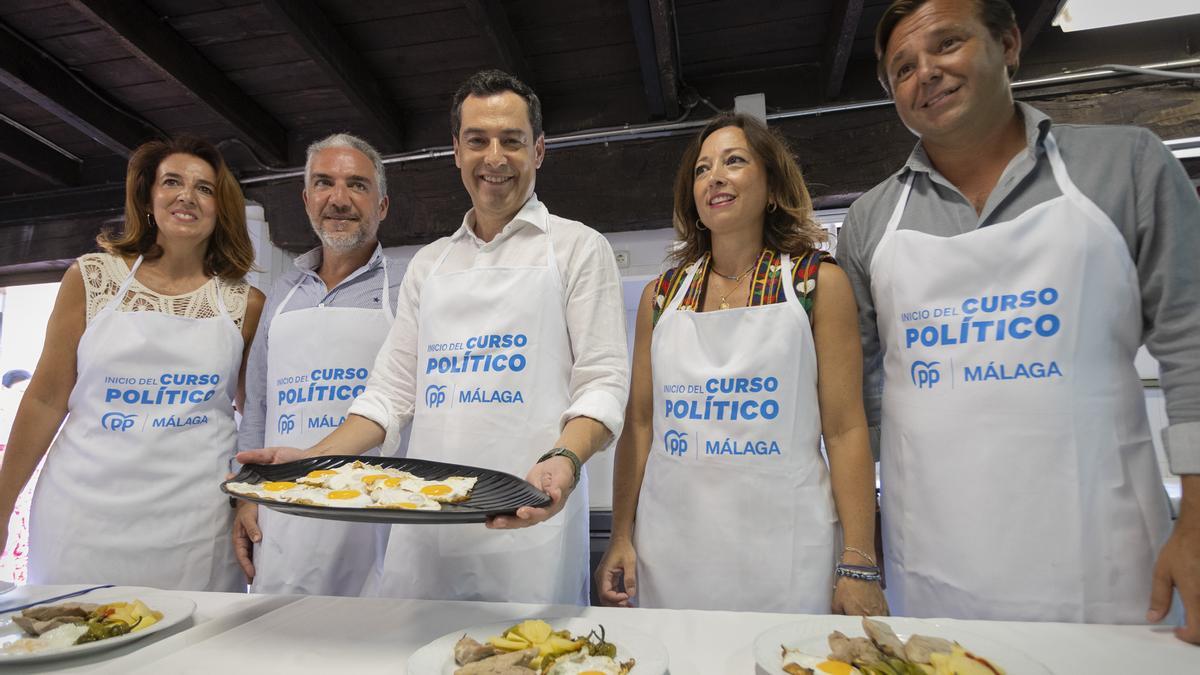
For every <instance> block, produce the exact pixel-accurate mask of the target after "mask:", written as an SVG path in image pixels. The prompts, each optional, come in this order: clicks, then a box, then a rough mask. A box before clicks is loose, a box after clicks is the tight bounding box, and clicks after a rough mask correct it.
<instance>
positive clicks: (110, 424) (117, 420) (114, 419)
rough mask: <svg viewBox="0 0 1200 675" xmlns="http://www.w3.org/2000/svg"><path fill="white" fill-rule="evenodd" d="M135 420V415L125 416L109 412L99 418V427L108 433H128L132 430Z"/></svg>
mask: <svg viewBox="0 0 1200 675" xmlns="http://www.w3.org/2000/svg"><path fill="white" fill-rule="evenodd" d="M136 419H137V415H126V414H125V413H119V412H110V413H105V414H104V416H103V417H101V418H100V426H102V427H104V428H105V429H108V430H109V431H129V430H130V429H132V428H133V423H134V421H135V420H136Z"/></svg>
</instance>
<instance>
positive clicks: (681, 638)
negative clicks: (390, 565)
mask: <svg viewBox="0 0 1200 675" xmlns="http://www.w3.org/2000/svg"><path fill="white" fill-rule="evenodd" d="M68 590H71V589H70V588H65V587H41V588H37V587H25V588H21V589H18V590H16V591H13V592H12V593H9V594H7V595H5V596H2V597H0V607H8V606H13V605H16V604H20V601H21V600H24V599H27V598H28V599H29V600H37V599H39V598H44V597H49V596H52V595H57V594H59V593H62V592H66V591H68ZM130 592H131V594H132V597H146V592H145V591H143V592H142V593H141V594H140V595H139V593H138V590H137V589H130ZM172 593H173V594H177V595H180V596H183V597H187V598H190V599H192V600H194V601H195V602H196V606H197V609H196V614H195V615H194V616H193V618H192V619H191V620H190V621H187V622H184V623H183V624H182V625H180V626H177V627H174V628H171V629H169V630H167V631H163V632H162V633H160V634H157V635H153V636H150V637H148V638H146V639H145V640H141V641H138V642H134V643H132V644H129V645H127V646H124V647H121V648H119V649H116V650H113V651H110V652H102V653H98V654H95V655H94V656H90V657H86V658H78V659H71V660H63V661H54V662H48V663H46V664H45V665H44V666H42V667H39V668H28V667H27V666H26V667H24V668H22V669H21V671H20V672H68V673H76V672H77V673H84V672H86V673H139V674H140V673H145V674H149V673H203V674H205V675H209V674H211V673H219V674H220V675H233V674H236V673H259V674H264V675H265V674H267V673H288V674H289V675H303V674H306V673H312V674H314V675H329V674H330V673H343V672H361V673H372V674H374V673H404V672H405V671H406V664H407V660H408V657H409V656H410V655H411V654H412V653H413V652H414V651H416V650H417V649H418V648H420V647H421V646H422V645H424V644H425V643H427V642H429V641H431V640H434V639H436V638H438V637H440V636H442V635H445V634H447V633H450V632H454V631H458V630H461V629H463V628H466V627H469V626H475V625H480V624H487V623H494V622H500V621H510V620H511V621H514V622H515V621H516V620H518V619H522V618H529V617H555V616H580V617H584V618H587V619H589V620H593V619H594V620H595V621H596V622H597V623H605V622H607V623H611V624H620V625H622V626H625V627H628V628H632V629H636V630H638V631H641V632H643V633H646V634H648V635H651V636H654V637H655V638H657V639H658V640H660V641H661V642H662V643H663V644H664V645H665V646H666V648H667V652H668V653H669V655H670V660H671V673H672V675H738V674H745V675H751V674H753V673H755V665H754V657H753V653H752V645H753V643H754V639H755V638H756V637H757V636H758V635H759V634H761V633H762V632H763V631H766V630H768V629H770V628H772V627H775V626H778V625H780V624H784V623H791V622H796V621H799V620H803V619H812V618H813V617H799V616H796V615H786V614H765V613H748V612H701V611H677V610H651V609H613V608H603V607H568V606H543V605H524V604H513V603H483V602H435V601H425V600H392V599H386V598H330V597H317V596H313V597H296V596H265V595H238V594H231V593H193V592H172ZM80 599H81V600H84V601H86V596H84V597H82V598H80ZM823 620H825V621H828V622H829V627H830V629H831V630H832V629H834V628H840V629H842V630H846V631H847V632H850V631H849V630H847V628H850V629H851V630H853V626H854V625H855V624H856V623H857V621H856V620H855V619H852V618H847V617H824V618H823ZM939 623H941V624H944V625H946V626H948V627H961V629H962V630H963V631H964V633H969V634H973V635H978V636H984V637H986V638H987V639H988V640H990V641H992V642H996V643H1001V644H1004V645H1011V646H1014V647H1017V648H1019V649H1020V650H1021V651H1022V652H1024V653H1025V654H1028V655H1029V656H1031V657H1032V658H1034V659H1036V660H1037V661H1039V662H1041V663H1042V664H1044V665H1045V666H1046V667H1047V668H1049V669H1050V670H1051V671H1052V672H1054V673H1057V674H1061V675H1074V674H1076V673H1087V674H1098V675H1104V674H1107V673H1111V674H1112V675H1129V674H1131V673H1139V674H1140V673H1171V674H1174V673H1200V647H1195V646H1190V645H1186V644H1184V643H1181V642H1179V641H1178V640H1176V639H1175V637H1174V636H1173V635H1172V634H1171V631H1170V629H1169V628H1166V627H1150V626H1097V625H1074V624H1056V623H1015V622H999V621H952V620H939ZM963 641H964V642H966V640H965V639H964V640H963ZM985 656H986V654H985ZM1002 665H1003V664H1002ZM5 672H14V671H12V670H10V669H9V668H3V667H0V675H2V674H3V673H5ZM635 672H636V671H635ZM1011 675H1020V673H1019V672H1015V671H1012V672H1011Z"/></svg>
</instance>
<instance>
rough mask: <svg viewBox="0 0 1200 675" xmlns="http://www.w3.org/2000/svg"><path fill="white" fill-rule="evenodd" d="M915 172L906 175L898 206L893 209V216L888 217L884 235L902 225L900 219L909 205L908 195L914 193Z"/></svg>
mask: <svg viewBox="0 0 1200 675" xmlns="http://www.w3.org/2000/svg"><path fill="white" fill-rule="evenodd" d="M913 173H914V172H912V171H909V172H908V175H907V176H905V177H904V189H902V190H901V191H900V199H899V201H897V202H896V208H895V209H893V210H892V217H891V218H889V219H888V224H887V227H886V228H884V230H883V233H884V235H888V234H891V233H892V232H895V231H896V228H898V227H899V226H900V219H901V218H903V217H904V207H905V206H907V205H908V196H909V195H910V194H912V184H913Z"/></svg>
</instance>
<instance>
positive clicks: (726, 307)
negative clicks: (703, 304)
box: [717, 300, 729, 309]
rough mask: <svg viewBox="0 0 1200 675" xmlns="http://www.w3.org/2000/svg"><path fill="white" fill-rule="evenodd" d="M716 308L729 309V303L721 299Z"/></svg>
mask: <svg viewBox="0 0 1200 675" xmlns="http://www.w3.org/2000/svg"><path fill="white" fill-rule="evenodd" d="M717 309H729V303H728V302H725V301H724V300H722V301H721V304H720V305H719V306H718V307H717Z"/></svg>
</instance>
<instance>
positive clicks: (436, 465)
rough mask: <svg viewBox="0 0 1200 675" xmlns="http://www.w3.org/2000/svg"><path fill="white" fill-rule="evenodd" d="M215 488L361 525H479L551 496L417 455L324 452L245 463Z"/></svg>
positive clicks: (501, 476) (490, 473) (499, 475)
mask: <svg viewBox="0 0 1200 675" xmlns="http://www.w3.org/2000/svg"><path fill="white" fill-rule="evenodd" d="M221 489H222V490H224V491H225V492H227V493H228V494H230V495H233V496H234V497H237V498H239V499H246V500H249V501H252V502H257V503H259V504H262V505H263V506H267V507H269V508H272V509H275V510H277V511H282V512H284V513H290V514H293V515H297V516H308V517H310V518H325V519H328V520H351V521H357V522H365V523H413V524H420V523H429V524H442V523H482V522H483V521H485V520H487V518H488V516H494V515H502V514H512V513H516V511H517V509H518V508H520V507H522V506H533V507H542V506H547V505H549V504H550V497H549V496H547V495H546V494H545V493H544V492H542V491H540V490H538V489H537V488H535V487H533V486H532V485H530V484H529V482H528V481H525V480H523V479H521V478H517V477H516V476H514V475H512V474H507V473H503V472H501V471H494V470H492V469H484V468H481V467H472V466H464V465H459V464H445V463H443V462H431V461H428V460H421V459H410V458H406V457H404V458H396V457H359V456H356V455H329V456H325V457H313V458H309V459H302V460H299V461H295V462H288V463H286V464H269V465H266V464H247V465H246V466H245V467H243V468H242V471H241V472H240V473H238V475H236V476H234V477H233V478H231V479H229V480H227V481H225V482H224V483H222V484H221Z"/></svg>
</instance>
